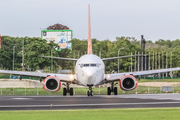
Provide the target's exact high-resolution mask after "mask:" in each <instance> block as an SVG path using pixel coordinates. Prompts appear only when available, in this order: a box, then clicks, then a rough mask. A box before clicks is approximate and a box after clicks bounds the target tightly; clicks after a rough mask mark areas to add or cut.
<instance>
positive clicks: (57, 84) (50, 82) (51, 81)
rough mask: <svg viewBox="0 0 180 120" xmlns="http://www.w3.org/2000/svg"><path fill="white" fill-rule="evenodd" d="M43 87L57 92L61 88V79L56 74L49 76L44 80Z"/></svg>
mask: <svg viewBox="0 0 180 120" xmlns="http://www.w3.org/2000/svg"><path fill="white" fill-rule="evenodd" d="M43 88H44V89H45V90H46V91H51V92H57V91H59V90H60V88H61V81H60V80H59V78H57V77H55V76H49V77H47V78H46V79H45V80H44V82H43Z"/></svg>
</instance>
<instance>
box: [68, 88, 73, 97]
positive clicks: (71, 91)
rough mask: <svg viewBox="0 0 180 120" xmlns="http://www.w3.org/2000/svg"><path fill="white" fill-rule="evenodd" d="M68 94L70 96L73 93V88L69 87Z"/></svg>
mask: <svg viewBox="0 0 180 120" xmlns="http://www.w3.org/2000/svg"><path fill="white" fill-rule="evenodd" d="M69 94H70V95H71V96H72V95H73V88H70V91H69Z"/></svg>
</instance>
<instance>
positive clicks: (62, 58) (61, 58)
mask: <svg viewBox="0 0 180 120" xmlns="http://www.w3.org/2000/svg"><path fill="white" fill-rule="evenodd" d="M39 57H44V58H53V59H60V60H72V61H77V59H74V58H64V57H51V56H39Z"/></svg>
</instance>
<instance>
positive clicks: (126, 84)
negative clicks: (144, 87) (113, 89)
mask: <svg viewBox="0 0 180 120" xmlns="http://www.w3.org/2000/svg"><path fill="white" fill-rule="evenodd" d="M119 85H120V88H121V89H122V90H125V91H129V90H134V89H135V88H136V87H137V80H136V78H135V77H134V76H132V75H125V76H123V77H122V78H121V80H120V81H119Z"/></svg>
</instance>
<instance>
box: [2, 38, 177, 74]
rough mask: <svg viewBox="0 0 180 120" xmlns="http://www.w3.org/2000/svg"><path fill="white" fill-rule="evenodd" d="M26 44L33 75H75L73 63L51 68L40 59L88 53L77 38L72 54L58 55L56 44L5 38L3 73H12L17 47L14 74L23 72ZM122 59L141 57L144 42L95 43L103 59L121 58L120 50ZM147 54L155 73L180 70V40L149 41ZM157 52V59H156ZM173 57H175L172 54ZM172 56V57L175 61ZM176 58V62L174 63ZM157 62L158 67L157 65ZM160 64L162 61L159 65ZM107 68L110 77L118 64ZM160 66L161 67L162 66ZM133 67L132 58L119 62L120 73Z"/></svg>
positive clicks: (84, 43) (58, 63)
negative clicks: (68, 71)
mask: <svg viewBox="0 0 180 120" xmlns="http://www.w3.org/2000/svg"><path fill="white" fill-rule="evenodd" d="M23 41H24V63H25V68H26V70H27V71H28V70H29V69H28V68H31V71H35V70H37V69H44V70H45V71H47V72H48V71H49V70H50V69H52V68H53V71H54V72H56V71H57V70H58V69H71V70H72V71H74V65H75V63H74V62H73V61H66V60H55V59H53V67H52V68H51V59H49V58H42V57H39V55H44V56H51V52H52V55H53V56H55V57H68V58H76V59H77V58H80V57H81V56H82V55H84V54H86V52H87V40H80V39H76V38H74V39H73V40H71V42H72V51H71V50H69V49H63V50H61V51H56V49H57V47H58V46H57V45H56V44H55V43H53V42H50V43H46V40H43V39H41V38H37V37H33V38H31V37H10V36H2V39H1V49H0V67H1V69H7V70H12V66H13V47H14V46H15V53H14V56H15V57H14V70H22V66H21V64H22V48H23ZM122 47H124V49H121V50H120V52H119V56H125V55H131V53H132V54H133V55H134V54H138V52H139V54H140V53H141V48H140V40H137V39H135V38H134V37H116V40H115V41H110V40H103V41H100V40H97V39H92V48H93V54H95V55H97V56H99V57H101V58H109V57H117V56H118V50H119V49H120V48H122ZM145 52H146V54H147V55H149V54H150V66H151V69H153V68H154V69H155V68H157V69H159V68H165V67H166V61H167V67H168V68H169V67H170V66H171V67H178V66H180V40H179V39H176V40H163V39H159V40H158V41H156V42H152V41H151V40H147V41H146V49H145ZM153 52H154V56H153ZM171 53H172V54H171ZM171 55H172V57H171ZM171 58H172V60H171ZM153 60H154V63H153ZM159 60H160V61H159ZM163 61H164V62H163ZM104 63H105V65H106V73H110V72H112V71H113V70H114V71H118V67H117V66H118V60H117V59H116V60H110V61H105V62H104ZM135 64H136V63H135V57H132V70H133V71H134V70H135ZM159 65H160V66H159ZM130 67H131V58H123V59H119V72H127V71H129V70H130Z"/></svg>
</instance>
